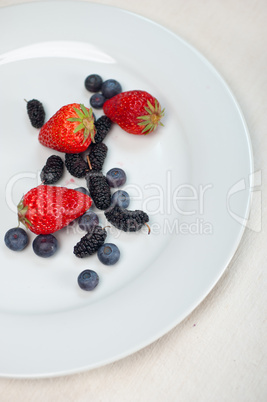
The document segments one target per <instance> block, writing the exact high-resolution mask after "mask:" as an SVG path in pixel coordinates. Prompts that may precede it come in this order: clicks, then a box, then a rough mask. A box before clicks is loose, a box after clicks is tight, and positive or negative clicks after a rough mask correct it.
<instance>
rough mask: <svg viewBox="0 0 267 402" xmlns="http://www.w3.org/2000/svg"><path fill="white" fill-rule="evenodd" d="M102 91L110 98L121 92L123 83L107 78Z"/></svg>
mask: <svg viewBox="0 0 267 402" xmlns="http://www.w3.org/2000/svg"><path fill="white" fill-rule="evenodd" d="M101 91H102V94H103V95H104V96H105V98H106V99H110V98H112V97H113V96H115V95H118V94H119V93H121V91H122V88H121V84H120V83H119V82H118V81H116V80H113V79H109V80H106V81H104V82H103V84H102V87H101Z"/></svg>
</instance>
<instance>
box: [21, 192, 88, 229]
mask: <svg viewBox="0 0 267 402" xmlns="http://www.w3.org/2000/svg"><path fill="white" fill-rule="evenodd" d="M91 205H92V200H91V198H90V197H89V196H88V195H86V194H83V193H82V192H80V191H76V190H71V189H68V188H66V187H56V186H47V185H40V186H37V187H35V188H33V189H31V190H30V191H28V192H27V193H26V194H25V195H24V196H23V197H22V199H21V201H20V203H19V204H18V219H19V222H22V223H23V224H24V225H25V226H26V227H27V228H28V229H30V230H31V231H32V232H33V233H35V234H49V233H54V232H56V231H57V230H59V229H62V228H63V227H64V226H67V225H68V224H69V223H70V222H71V221H73V220H74V219H76V218H78V217H79V216H81V215H83V214H84V212H86V211H87V210H88V209H89V208H90V206H91Z"/></svg>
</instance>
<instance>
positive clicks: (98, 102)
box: [90, 93, 106, 109]
mask: <svg viewBox="0 0 267 402" xmlns="http://www.w3.org/2000/svg"><path fill="white" fill-rule="evenodd" d="M105 101H106V98H105V97H104V95H102V94H100V93H96V94H94V95H92V96H91V98H90V105H91V106H92V107H94V108H95V109H101V108H102V107H103V105H104V103H105Z"/></svg>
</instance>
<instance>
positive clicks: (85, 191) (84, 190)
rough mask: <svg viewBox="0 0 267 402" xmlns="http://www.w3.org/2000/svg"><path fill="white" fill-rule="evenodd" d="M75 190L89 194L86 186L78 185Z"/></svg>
mask: <svg viewBox="0 0 267 402" xmlns="http://www.w3.org/2000/svg"><path fill="white" fill-rule="evenodd" d="M74 190H76V191H80V192H81V193H83V194H86V195H89V191H88V190H87V189H86V188H85V187H77V188H75V189H74Z"/></svg>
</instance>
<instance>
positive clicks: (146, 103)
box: [103, 90, 164, 135]
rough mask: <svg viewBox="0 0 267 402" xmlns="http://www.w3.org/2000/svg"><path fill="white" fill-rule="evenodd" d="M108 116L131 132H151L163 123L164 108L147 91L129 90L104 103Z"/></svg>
mask: <svg viewBox="0 0 267 402" xmlns="http://www.w3.org/2000/svg"><path fill="white" fill-rule="evenodd" d="M103 111H104V113H105V115H106V116H108V117H109V118H110V120H112V121H113V122H114V123H117V124H118V125H119V126H120V127H121V128H122V129H123V130H125V131H127V132H128V133H131V134H137V135H141V134H149V133H151V132H152V131H154V130H155V128H156V127H157V126H158V125H159V124H160V125H161V126H163V124H162V123H161V121H160V120H161V118H162V117H163V116H164V109H163V110H161V106H160V104H159V102H158V100H157V99H156V98H154V96H152V95H150V94H149V93H148V92H145V91H137V90H136V91H127V92H121V93H120V94H118V95H115V96H113V97H112V98H110V99H108V100H107V101H106V102H105V103H104V105H103Z"/></svg>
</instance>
